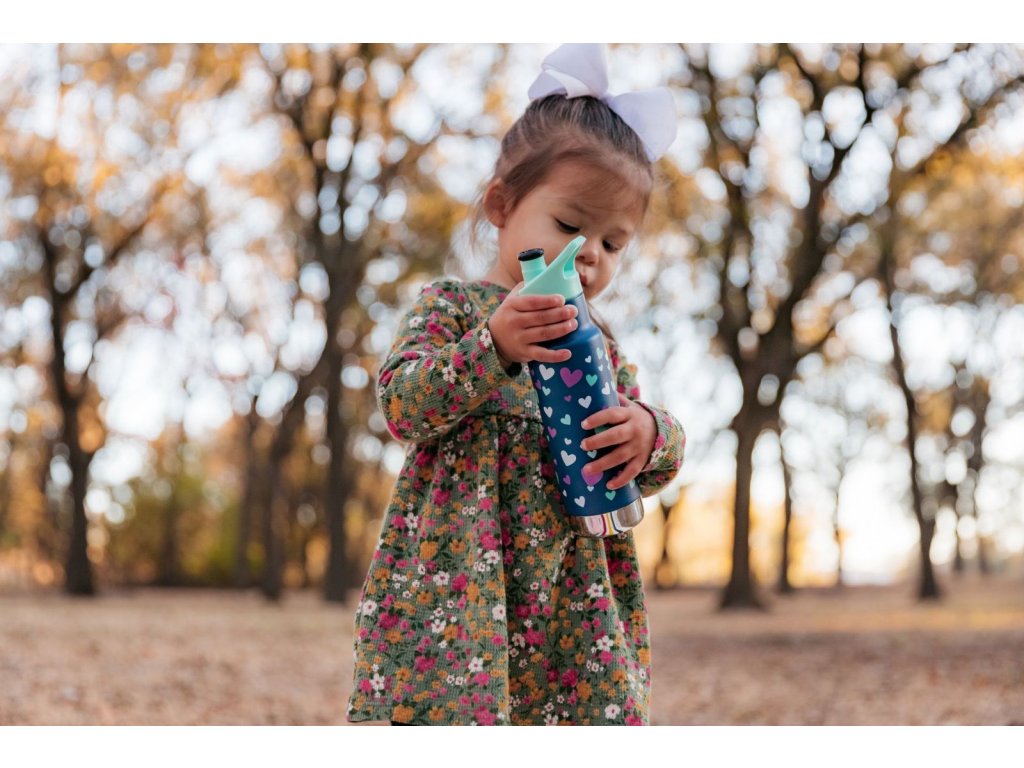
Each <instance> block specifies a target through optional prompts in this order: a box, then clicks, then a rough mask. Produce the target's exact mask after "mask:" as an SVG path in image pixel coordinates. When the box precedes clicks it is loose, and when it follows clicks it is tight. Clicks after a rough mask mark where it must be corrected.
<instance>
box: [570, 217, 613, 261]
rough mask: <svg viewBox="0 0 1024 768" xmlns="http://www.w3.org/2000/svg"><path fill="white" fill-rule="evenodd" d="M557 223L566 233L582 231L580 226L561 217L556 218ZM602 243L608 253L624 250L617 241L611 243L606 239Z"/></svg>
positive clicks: (572, 233)
mask: <svg viewBox="0 0 1024 768" xmlns="http://www.w3.org/2000/svg"><path fill="white" fill-rule="evenodd" d="M555 223H556V224H557V225H558V228H559V229H560V230H562V231H563V232H565V234H567V235H575V234H576V233H577V232H579V231H580V228H579V227H574V226H573V225H572V224H566V223H565V222H564V221H562V220H561V219H555ZM602 245H604V249H605V250H606V251H608V253H616V252H618V251H620V250H622V246H621V245H615V243H609V242H608V241H607V240H605V241H604V242H603V243H602Z"/></svg>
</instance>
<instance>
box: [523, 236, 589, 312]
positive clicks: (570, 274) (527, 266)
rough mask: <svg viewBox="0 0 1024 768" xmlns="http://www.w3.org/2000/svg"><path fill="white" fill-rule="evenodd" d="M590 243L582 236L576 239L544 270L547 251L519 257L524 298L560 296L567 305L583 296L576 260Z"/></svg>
mask: <svg viewBox="0 0 1024 768" xmlns="http://www.w3.org/2000/svg"><path fill="white" fill-rule="evenodd" d="M586 241H587V239H586V238H585V237H583V235H580V236H579V237H577V238H575V239H573V240H572V241H570V242H569V244H568V245H566V246H565V248H564V249H562V252H561V253H560V254H558V256H556V257H555V259H554V260H553V261H552V262H551V263H550V264H548V265H547V266H545V264H544V259H543V258H538V257H543V256H544V251H543V250H542V249H540V248H532V249H530V250H528V251H523V252H522V253H520V254H519V262H520V265H521V266H522V269H523V282H524V283H525V285H524V286H523V288H522V290H521V291H519V294H520V295H521V296H550V295H554V294H561V295H562V296H564V297H565V299H566V300H567V301H568V300H569V299H575V298H576V297H577V296H579V295H580V294H581V293H583V284H582V283H581V282H580V275H579V273H578V272H577V271H576V256H577V254H579V252H580V248H582V247H583V244H584V243H585V242H586Z"/></svg>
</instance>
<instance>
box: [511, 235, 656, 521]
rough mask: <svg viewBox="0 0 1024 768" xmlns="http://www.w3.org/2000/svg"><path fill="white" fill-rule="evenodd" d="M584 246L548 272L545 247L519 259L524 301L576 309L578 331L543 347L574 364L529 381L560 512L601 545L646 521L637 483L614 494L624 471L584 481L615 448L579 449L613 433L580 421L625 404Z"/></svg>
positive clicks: (540, 371)
mask: <svg viewBox="0 0 1024 768" xmlns="http://www.w3.org/2000/svg"><path fill="white" fill-rule="evenodd" d="M585 241H586V238H584V237H582V236H581V237H577V238H576V239H575V240H573V241H572V242H571V243H569V244H568V245H567V246H566V247H565V249H564V250H563V251H562V252H561V253H560V254H559V255H558V256H557V257H556V258H555V260H554V261H552V262H551V264H549V265H547V266H545V264H544V251H543V250H541V249H539V248H534V249H532V250H529V251H523V252H522V253H521V254H519V262H520V266H521V267H522V270H523V282H524V285H523V287H522V289H521V290H520V291H519V294H520V295H521V296H527V295H552V294H560V295H562V296H564V297H565V303H566V304H572V305H573V306H574V307H576V311H577V314H576V323H577V325H576V328H575V329H574V330H573V331H571V332H570V333H568V334H566V335H565V336H562V337H560V338H557V339H551V340H549V341H545V342H541V346H544V347H546V348H548V349H568V350H570V351H571V352H572V357H570V358H569V359H568V360H566V361H565V362H563V363H551V364H550V365H548V364H546V363H540V362H537V361H536V360H531V361H530V363H529V369H530V378H531V379H532V380H533V386H534V388H536V390H537V398H538V400H539V401H540V406H541V420H542V421H543V423H544V437H545V439H546V440H547V448H548V454H549V455H550V457H551V459H552V461H553V462H554V464H555V468H556V469H557V471H558V481H557V482H558V488H559V490H560V491H561V494H560V495H561V500H562V507H563V509H564V510H565V512H566V514H567V515H568V519H569V521H570V522H571V524H572V527H573V529H574V530H575V531H576V532H577V533H579V534H581V535H583V536H587V537H591V538H603V537H605V536H615V535H617V534H620V533H623V532H625V531H628V530H629V529H631V528H633V527H634V526H636V524H637V523H639V522H640V521H641V520H642V519H643V516H644V507H643V502H641V500H640V489H639V488H638V487H637V484H636V482H635V481H634V480H630V481H629V483H628V484H627V485H625V486H623V487H621V488H616V489H615V490H609V489H608V487H607V483H608V481H609V480H611V479H612V478H613V477H615V475H616V474H618V472H619V470H620V469H621V465H620V466H619V467H616V468H615V469H610V470H605V471H604V472H603V473H598V474H597V475H596V476H595V475H589V476H584V475H583V466H584V465H585V464H587V463H588V462H591V461H593V460H594V459H596V458H598V457H599V456H603V455H605V454H607V453H610V452H611V451H612V450H614V446H609V447H606V448H601V449H598V450H596V451H584V450H583V449H582V448H580V442H581V441H582V440H584V439H586V438H587V437H589V436H590V435H593V434H597V433H598V432H603V431H604V430H605V429H607V427H606V426H599V427H597V428H596V429H593V430H587V429H583V427H581V426H580V424H581V422H583V420H584V419H586V418H587V416H589V415H590V414H592V413H597V412H598V411H603V410H604V409H605V408H611V407H614V406H617V405H618V404H619V398H618V395H617V394H616V389H615V378H614V376H615V374H614V371H613V370H612V368H611V362H610V361H609V360H608V356H607V354H606V353H605V346H604V336H603V335H602V333H601V330H600V329H599V328H598V327H597V326H596V325H594V323H593V321H592V320H591V319H590V313H589V312H588V311H587V301H586V298H585V297H584V296H583V286H582V284H581V283H580V276H579V274H578V273H577V272H576V255H577V254H578V253H579V251H580V248H582V247H583V243H584V242H585Z"/></svg>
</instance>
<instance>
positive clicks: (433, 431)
mask: <svg viewBox="0 0 1024 768" xmlns="http://www.w3.org/2000/svg"><path fill="white" fill-rule="evenodd" d="M475 317H476V313H475V312H474V311H473V305H472V304H471V303H470V300H469V298H468V297H467V296H466V293H465V290H464V288H463V286H462V283H460V282H458V281H456V280H440V281H435V282H433V283H428V284H427V285H425V286H423V288H422V289H421V290H420V294H419V296H418V297H417V299H416V302H415V304H413V306H412V308H411V309H410V310H409V312H408V313H407V314H406V315H405V316H404V317H403V318H402V322H401V324H400V326H399V329H398V335H397V337H396V338H395V341H394V343H393V344H392V345H391V349H390V350H389V351H388V355H387V357H386V358H385V360H384V362H383V363H382V364H381V366H380V369H379V370H378V372H377V403H378V406H379V408H380V412H381V414H382V415H383V416H384V419H385V421H386V422H387V426H388V431H389V432H390V433H391V435H392V436H393V437H395V438H396V439H397V440H401V441H403V442H409V443H415V442H422V441H424V440H428V439H431V438H434V437H437V436H439V435H442V434H444V433H445V432H447V431H448V430H449V429H451V428H452V427H453V426H454V425H455V424H456V423H458V421H459V420H460V419H461V418H462V417H464V416H466V415H467V414H469V413H470V412H472V411H473V410H474V409H476V408H477V407H478V406H480V404H481V403H483V402H484V401H485V400H486V399H487V397H488V396H489V395H490V394H491V392H493V391H494V390H495V389H496V388H498V387H500V386H502V385H504V384H507V383H509V382H510V381H511V380H512V377H513V375H515V371H511V372H510V371H506V370H505V369H504V368H503V367H502V365H501V361H500V360H499V359H498V353H497V352H496V351H495V349H494V343H493V342H492V341H491V333H490V329H489V328H488V326H487V318H480V319H479V321H478V322H474V321H472V320H471V319H470V318H475ZM514 367H515V366H513V368H514Z"/></svg>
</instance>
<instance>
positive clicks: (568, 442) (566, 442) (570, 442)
mask: <svg viewBox="0 0 1024 768" xmlns="http://www.w3.org/2000/svg"><path fill="white" fill-rule="evenodd" d="M562 439H563V440H565V444H566V445H572V440H570V439H569V438H568V437H563V438H562Z"/></svg>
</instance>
